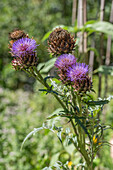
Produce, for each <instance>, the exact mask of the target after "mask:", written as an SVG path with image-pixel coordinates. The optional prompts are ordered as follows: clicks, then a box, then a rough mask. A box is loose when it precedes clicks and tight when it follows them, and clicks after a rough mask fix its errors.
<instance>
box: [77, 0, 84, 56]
mask: <svg viewBox="0 0 113 170" xmlns="http://www.w3.org/2000/svg"><path fill="white" fill-rule="evenodd" d="M77 24H78V28H81V27H82V26H83V0H79V1H78V20H77ZM77 36H78V38H80V42H79V52H80V53H82V52H83V35H82V32H78V33H77Z"/></svg>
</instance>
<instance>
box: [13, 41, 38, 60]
mask: <svg viewBox="0 0 113 170" xmlns="http://www.w3.org/2000/svg"><path fill="white" fill-rule="evenodd" d="M36 47H37V45H36V41H35V40H33V39H30V38H21V39H19V40H17V41H15V42H14V43H13V45H12V53H13V55H14V56H18V57H23V56H26V55H32V54H33V53H34V52H35V49H36Z"/></svg>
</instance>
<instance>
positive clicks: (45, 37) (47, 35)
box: [42, 31, 52, 42]
mask: <svg viewBox="0 0 113 170" xmlns="http://www.w3.org/2000/svg"><path fill="white" fill-rule="evenodd" d="M51 32H52V31H49V32H47V33H46V34H45V35H44V36H43V38H42V42H44V41H45V40H46V39H48V37H49V35H50V34H51Z"/></svg>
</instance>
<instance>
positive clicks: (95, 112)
mask: <svg viewBox="0 0 113 170" xmlns="http://www.w3.org/2000/svg"><path fill="white" fill-rule="evenodd" d="M9 37H10V42H9V49H10V53H11V56H12V58H13V60H12V66H13V68H14V69H15V70H17V71H18V70H22V71H25V72H26V73H27V74H28V75H29V76H32V77H34V78H35V79H36V80H37V81H39V82H40V83H41V84H42V85H43V87H44V88H43V89H39V91H41V92H43V93H45V94H46V95H48V94H50V95H53V96H54V98H55V99H56V100H57V101H58V102H59V104H60V105H61V107H62V108H61V109H60V110H58V111H57V112H55V113H54V114H50V115H48V116H49V117H48V118H47V120H46V121H45V122H44V123H43V125H42V127H39V128H34V130H33V131H32V132H30V133H29V134H28V135H27V137H26V138H25V139H24V141H23V143H22V147H23V144H24V143H25V141H26V140H27V139H28V138H29V137H30V136H31V135H33V134H35V133H36V132H39V131H40V130H46V129H49V130H50V131H51V133H54V134H56V133H57V136H58V138H59V140H60V142H61V145H63V142H64V140H65V141H66V143H67V145H70V144H73V146H74V147H75V149H76V151H77V152H79V153H80V155H81V158H82V161H81V164H78V165H75V164H74V162H71V160H70V161H67V162H65V164H63V163H62V162H60V161H58V162H56V163H55V164H54V165H53V166H51V167H45V168H44V169H45V170H46V169H47V170H51V169H75V168H80V169H86V170H93V169H94V160H95V158H96V156H97V154H98V152H99V150H100V149H102V148H103V147H104V145H109V146H110V143H109V142H107V141H105V140H104V138H103V135H104V131H105V130H107V129H112V127H111V126H108V125H104V124H102V123H101V120H100V114H101V112H102V110H103V106H104V104H107V103H108V102H109V101H110V99H111V98H112V96H110V97H109V98H107V99H104V100H102V99H101V98H100V99H98V100H96V101H95V100H94V97H93V94H94V93H95V89H94V87H93V82H92V79H91V77H90V74H89V73H90V68H89V66H88V65H86V64H85V63H82V62H81V60H82V59H81V58H80V57H78V58H77V57H76V56H74V55H73V54H74V51H76V50H77V46H78V44H77V42H76V38H75V39H74V37H73V36H72V35H71V34H70V33H69V32H68V31H67V30H65V29H62V28H61V27H58V28H55V29H54V30H53V31H52V32H51V33H50V36H49V39H48V51H49V53H50V55H51V56H52V57H53V58H54V60H53V61H54V69H53V70H54V71H53V72H54V73H48V75H47V76H44V75H43V74H42V70H43V69H44V68H45V67H46V64H41V63H39V62H38V61H39V60H38V46H39V45H37V43H36V41H35V40H34V38H30V37H29V35H28V34H26V33H25V32H24V31H22V30H19V29H15V30H14V31H13V32H11V33H10V34H9ZM50 105H51V104H50ZM50 113H51V110H50ZM42 116H43V115H42ZM58 118H59V119H60V125H59V124H58V123H57V119H58ZM64 124H65V126H63V125H64ZM70 125H71V126H70ZM37 140H38V139H37Z"/></svg>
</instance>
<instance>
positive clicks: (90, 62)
mask: <svg viewBox="0 0 113 170" xmlns="http://www.w3.org/2000/svg"><path fill="white" fill-rule="evenodd" d="M92 36H93V38H92V42H91V48H95V39H94V34H93V35H92ZM93 65H94V51H90V56H89V67H90V73H89V74H90V76H91V79H92V77H93Z"/></svg>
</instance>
